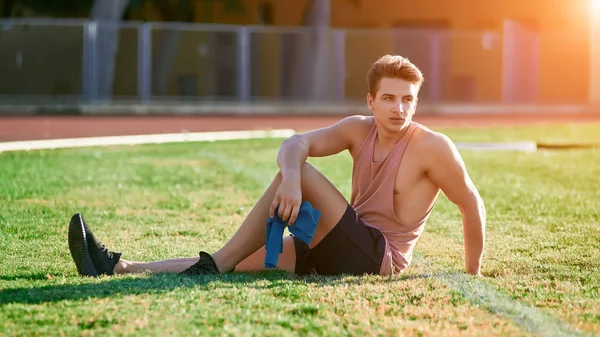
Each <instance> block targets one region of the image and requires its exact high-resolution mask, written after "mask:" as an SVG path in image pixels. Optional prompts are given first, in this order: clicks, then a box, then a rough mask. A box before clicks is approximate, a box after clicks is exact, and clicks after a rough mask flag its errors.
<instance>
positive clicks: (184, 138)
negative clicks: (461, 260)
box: [0, 129, 537, 153]
mask: <svg viewBox="0 0 600 337" xmlns="http://www.w3.org/2000/svg"><path fill="white" fill-rule="evenodd" d="M294 134H295V131H294V130H292V129H274V130H253V131H219V132H195V133H168V134H153V135H137V136H111V137H86V138H65V139H44V140H30V141H19V142H4V143H0V152H7V151H30V150H45V149H61V148H74V147H89V146H110V145H140V144H160V143H177V142H201V141H209V142H213V141H217V140H235V139H252V138H287V137H290V136H292V135H294ZM456 146H457V147H458V148H459V149H466V150H482V151H520V152H529V153H530V152H535V151H536V150H537V144H536V143H535V142H512V143H456Z"/></svg>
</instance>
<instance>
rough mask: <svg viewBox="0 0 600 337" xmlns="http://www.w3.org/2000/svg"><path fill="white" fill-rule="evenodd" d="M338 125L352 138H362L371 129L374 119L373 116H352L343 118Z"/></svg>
mask: <svg viewBox="0 0 600 337" xmlns="http://www.w3.org/2000/svg"><path fill="white" fill-rule="evenodd" d="M339 123H340V124H341V125H340V126H342V127H343V128H344V129H345V130H346V131H347V132H348V134H349V135H351V136H352V138H362V137H364V136H365V135H366V134H367V133H368V132H369V130H370V129H371V127H373V124H374V123H375V118H374V117H373V116H364V115H352V116H348V117H346V118H344V119H343V120H341V121H340V122H339Z"/></svg>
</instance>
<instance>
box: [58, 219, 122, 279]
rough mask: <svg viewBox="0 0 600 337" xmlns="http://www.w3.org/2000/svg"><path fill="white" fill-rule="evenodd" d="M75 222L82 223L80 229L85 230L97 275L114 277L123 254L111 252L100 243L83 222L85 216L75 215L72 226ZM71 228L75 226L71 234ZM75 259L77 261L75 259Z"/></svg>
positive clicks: (89, 253) (88, 249)
mask: <svg viewBox="0 0 600 337" xmlns="http://www.w3.org/2000/svg"><path fill="white" fill-rule="evenodd" d="M74 222H75V223H80V224H81V225H80V227H82V228H83V233H84V237H85V239H86V246H87V252H88V255H89V257H90V259H91V261H92V265H93V267H94V269H95V271H96V273H97V275H112V274H113V270H114V268H115V265H116V264H117V262H119V259H120V258H121V253H115V252H111V251H110V250H108V249H107V248H106V246H104V245H103V244H102V243H101V242H100V241H98V239H96V237H95V236H94V233H92V231H91V230H90V228H89V227H88V226H87V224H86V223H85V221H84V220H83V216H82V215H81V214H80V213H77V214H75V215H73V218H71V224H73V223H74ZM71 227H73V225H71V226H70V227H69V232H70V231H71V230H70V229H71ZM73 259H74V260H75V258H73ZM75 264H77V262H75ZM80 274H81V273H80Z"/></svg>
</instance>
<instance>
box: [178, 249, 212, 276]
mask: <svg viewBox="0 0 600 337" xmlns="http://www.w3.org/2000/svg"><path fill="white" fill-rule="evenodd" d="M181 273H182V274H183V275H188V276H196V275H212V274H219V269H218V268H217V265H216V263H215V260H213V258H212V256H210V254H208V253H206V252H200V260H198V262H196V263H194V264H193V265H192V266H191V267H189V268H188V269H186V270H184V271H183V272H181Z"/></svg>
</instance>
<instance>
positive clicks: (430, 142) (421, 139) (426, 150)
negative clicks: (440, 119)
mask: <svg viewBox="0 0 600 337" xmlns="http://www.w3.org/2000/svg"><path fill="white" fill-rule="evenodd" d="M418 126H419V128H418V132H417V133H416V135H415V136H416V137H415V138H416V142H414V143H415V145H416V146H415V147H416V148H417V149H418V152H419V153H423V154H431V155H435V154H443V153H448V152H452V151H454V149H455V145H454V142H453V141H452V139H450V137H448V136H447V135H445V134H443V133H441V132H437V131H433V130H431V129H429V128H428V127H426V126H424V125H421V124H418ZM428 156H429V155H428Z"/></svg>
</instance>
